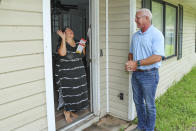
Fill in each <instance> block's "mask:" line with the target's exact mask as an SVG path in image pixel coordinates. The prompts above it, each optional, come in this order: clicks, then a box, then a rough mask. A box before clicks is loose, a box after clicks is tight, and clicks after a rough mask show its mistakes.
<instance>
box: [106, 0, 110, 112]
mask: <svg viewBox="0 0 196 131" xmlns="http://www.w3.org/2000/svg"><path fill="white" fill-rule="evenodd" d="M108 22H109V21H108V0H106V97H107V112H109V49H108V48H109V32H108Z"/></svg>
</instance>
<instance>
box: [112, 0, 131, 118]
mask: <svg viewBox="0 0 196 131" xmlns="http://www.w3.org/2000/svg"><path fill="white" fill-rule="evenodd" d="M129 6H130V3H129V0H109V109H110V110H109V111H110V114H111V115H113V116H116V117H119V118H122V119H127V116H128V115H127V113H128V85H129V80H128V78H129V74H128V73H127V72H125V70H124V65H125V62H126V61H127V56H128V48H129V24H130V21H129ZM119 93H124V100H120V99H119V97H118V95H119Z"/></svg>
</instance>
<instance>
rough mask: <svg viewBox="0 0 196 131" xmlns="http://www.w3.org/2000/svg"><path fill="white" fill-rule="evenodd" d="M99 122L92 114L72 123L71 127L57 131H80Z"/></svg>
mask: <svg viewBox="0 0 196 131" xmlns="http://www.w3.org/2000/svg"><path fill="white" fill-rule="evenodd" d="M98 121H99V117H98V116H95V115H94V114H90V115H88V116H86V117H84V118H83V119H81V120H79V121H77V122H74V123H73V124H71V125H68V126H66V127H65V128H63V129H60V130H59V131H82V130H83V129H85V128H87V127H89V126H91V125H92V124H93V123H96V122H98Z"/></svg>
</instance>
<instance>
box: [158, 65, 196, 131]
mask: <svg viewBox="0 0 196 131" xmlns="http://www.w3.org/2000/svg"><path fill="white" fill-rule="evenodd" d="M156 108H157V118H156V130H157V131H196V67H194V68H193V69H192V71H191V72H190V73H188V74H187V75H185V76H184V77H183V78H182V80H181V81H179V82H178V83H176V84H175V85H173V86H172V87H170V88H169V89H168V90H167V92H166V93H165V94H164V95H163V96H161V97H160V98H158V99H157V100H156Z"/></svg>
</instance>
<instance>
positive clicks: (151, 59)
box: [141, 55, 162, 66]
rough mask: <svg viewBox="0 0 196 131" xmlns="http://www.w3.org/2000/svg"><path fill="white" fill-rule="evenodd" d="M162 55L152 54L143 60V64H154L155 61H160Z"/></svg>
mask: <svg viewBox="0 0 196 131" xmlns="http://www.w3.org/2000/svg"><path fill="white" fill-rule="evenodd" d="M161 59H162V57H161V56H160V55H152V56H150V57H148V58H146V59H143V60H141V66H144V65H152V64H154V63H157V62H160V61H161Z"/></svg>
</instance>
